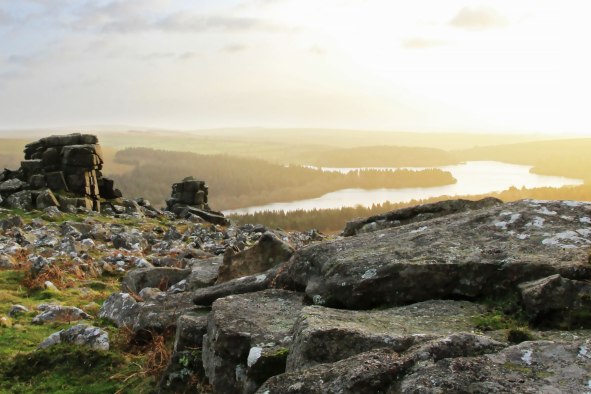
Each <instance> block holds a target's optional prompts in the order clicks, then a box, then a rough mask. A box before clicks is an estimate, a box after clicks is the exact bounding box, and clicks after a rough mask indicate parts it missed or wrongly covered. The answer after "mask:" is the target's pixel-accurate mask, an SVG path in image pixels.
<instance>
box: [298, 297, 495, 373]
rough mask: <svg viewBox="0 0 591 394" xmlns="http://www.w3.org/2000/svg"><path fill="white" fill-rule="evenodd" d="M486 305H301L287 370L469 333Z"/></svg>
mask: <svg viewBox="0 0 591 394" xmlns="http://www.w3.org/2000/svg"><path fill="white" fill-rule="evenodd" d="M482 313H486V308H484V307H482V306H480V305H476V304H473V303H470V302H467V301H440V300H436V301H426V302H421V303H417V304H413V305H409V306H404V307H399V308H391V309H388V310H384V311H378V312H363V311H347V310H339V309H330V308H324V307H320V306H311V307H305V308H304V309H302V312H301V315H300V317H299V319H298V320H297V321H296V324H295V326H294V334H295V335H294V342H293V345H292V346H291V349H290V353H289V356H288V358H287V368H286V370H287V371H288V372H292V371H298V370H302V369H307V368H310V367H313V366H315V365H318V364H325V363H333V362H336V361H339V360H343V359H345V358H348V357H351V356H354V355H356V354H359V353H363V352H367V351H370V350H374V349H379V348H389V349H392V350H393V351H395V352H398V353H401V352H404V351H406V350H407V349H409V348H410V347H412V346H415V345H417V344H421V343H424V342H427V341H431V340H434V339H437V338H441V337H445V336H447V335H450V334H452V333H456V332H470V331H473V330H474V328H475V326H474V324H473V323H472V322H471V319H470V317H471V316H474V315H480V314H482Z"/></svg>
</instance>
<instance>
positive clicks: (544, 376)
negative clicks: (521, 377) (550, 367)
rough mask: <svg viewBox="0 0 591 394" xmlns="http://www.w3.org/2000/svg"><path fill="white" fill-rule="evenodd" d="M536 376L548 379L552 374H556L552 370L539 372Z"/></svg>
mask: <svg viewBox="0 0 591 394" xmlns="http://www.w3.org/2000/svg"><path fill="white" fill-rule="evenodd" d="M536 376H537V377H538V378H542V379H546V378H549V377H551V376H554V373H552V372H538V373H537V374H536Z"/></svg>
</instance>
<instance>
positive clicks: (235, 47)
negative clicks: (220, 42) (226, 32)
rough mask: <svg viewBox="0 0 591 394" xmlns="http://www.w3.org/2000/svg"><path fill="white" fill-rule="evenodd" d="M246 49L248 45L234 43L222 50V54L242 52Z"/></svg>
mask: <svg viewBox="0 0 591 394" xmlns="http://www.w3.org/2000/svg"><path fill="white" fill-rule="evenodd" d="M247 49H248V45H245V44H239V43H234V44H230V45H227V46H225V47H224V48H223V49H222V52H228V53H236V52H242V51H245V50H247Z"/></svg>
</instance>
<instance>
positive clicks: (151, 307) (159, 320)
mask: <svg viewBox="0 0 591 394" xmlns="http://www.w3.org/2000/svg"><path fill="white" fill-rule="evenodd" d="M198 310H203V308H199V307H197V306H195V304H193V302H192V300H191V296H190V295H188V293H181V294H167V293H158V294H156V295H155V296H153V297H151V298H150V299H149V300H147V301H146V302H144V303H141V304H140V308H139V313H138V315H137V319H136V321H135V324H134V325H133V332H136V333H140V334H144V335H148V336H149V335H150V334H151V333H152V332H164V331H165V330H168V329H169V330H175V329H176V323H177V320H178V319H179V318H180V317H181V316H182V315H184V314H186V313H188V312H192V311H198Z"/></svg>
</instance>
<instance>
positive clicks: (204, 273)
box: [185, 257, 222, 291]
mask: <svg viewBox="0 0 591 394" xmlns="http://www.w3.org/2000/svg"><path fill="white" fill-rule="evenodd" d="M221 264H222V258H221V257H212V258H209V259H204V260H197V259H191V261H190V267H191V275H189V276H188V277H187V279H186V285H185V291H195V290H198V289H203V288H205V287H210V286H213V285H214V284H215V282H216V280H217V279H218V271H219V269H220V266H221Z"/></svg>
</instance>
